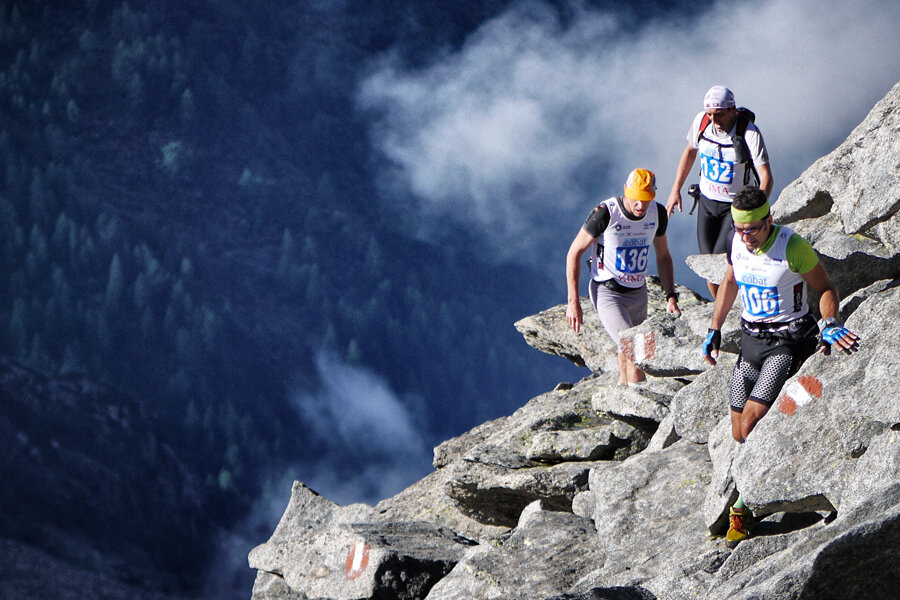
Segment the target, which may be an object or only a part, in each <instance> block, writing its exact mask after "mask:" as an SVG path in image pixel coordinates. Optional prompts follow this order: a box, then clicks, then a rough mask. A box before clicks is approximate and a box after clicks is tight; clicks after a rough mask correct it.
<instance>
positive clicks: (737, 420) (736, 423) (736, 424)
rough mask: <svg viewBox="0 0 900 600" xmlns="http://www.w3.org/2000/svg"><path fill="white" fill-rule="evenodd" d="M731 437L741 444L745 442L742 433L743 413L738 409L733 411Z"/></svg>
mask: <svg viewBox="0 0 900 600" xmlns="http://www.w3.org/2000/svg"><path fill="white" fill-rule="evenodd" d="M731 437H733V438H734V439H735V441H737V442H740V443H741V444H743V443H744V435H743V434H742V433H741V413H739V412H738V411H736V410H732V411H731Z"/></svg>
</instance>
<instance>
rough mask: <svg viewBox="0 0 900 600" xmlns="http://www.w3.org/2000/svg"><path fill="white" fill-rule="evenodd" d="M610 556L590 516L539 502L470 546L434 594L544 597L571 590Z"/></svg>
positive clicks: (444, 598) (438, 597) (455, 598)
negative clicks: (494, 535)
mask: <svg viewBox="0 0 900 600" xmlns="http://www.w3.org/2000/svg"><path fill="white" fill-rule="evenodd" d="M604 560H605V551H604V548H603V543H602V541H601V540H600V539H599V538H598V537H597V533H596V531H595V530H594V526H593V524H592V523H591V521H590V520H589V519H585V518H582V517H579V516H576V515H574V514H571V513H562V512H554V511H548V510H546V509H544V508H543V507H542V503H541V502H535V503H534V504H531V505H529V506H528V507H526V508H525V510H523V511H522V514H521V518H520V519H519V522H518V524H517V525H516V527H515V528H514V529H513V530H511V531H510V532H509V534H508V535H505V536H503V537H501V538H498V539H496V540H495V541H494V542H493V543H492V544H491V545H482V546H479V547H477V548H474V549H472V550H471V551H469V553H468V554H466V556H465V557H464V558H463V559H462V560H461V561H460V562H459V564H457V566H456V568H454V569H453V571H451V572H450V574H449V575H447V577H445V578H444V579H443V580H442V581H441V582H440V583H438V584H437V585H436V586H435V587H434V588H433V589H432V590H431V593H429V595H428V600H487V599H489V598H516V599H517V600H529V599H534V600H539V599H542V598H546V597H548V596H551V595H553V594H559V593H561V592H564V591H566V590H568V589H569V588H570V587H572V586H573V585H574V584H575V583H576V582H577V581H578V580H579V579H580V578H581V577H583V576H584V575H585V574H586V573H589V572H590V571H591V570H592V569H594V568H596V566H597V565H600V564H603V562H604Z"/></svg>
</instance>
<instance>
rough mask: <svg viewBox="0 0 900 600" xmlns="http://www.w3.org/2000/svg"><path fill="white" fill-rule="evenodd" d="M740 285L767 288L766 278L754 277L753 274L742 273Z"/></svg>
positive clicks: (761, 276)
mask: <svg viewBox="0 0 900 600" xmlns="http://www.w3.org/2000/svg"><path fill="white" fill-rule="evenodd" d="M741 283H746V284H748V285H759V286H763V287H766V286H768V283H767V278H766V277H764V276H763V275H756V274H754V273H744V275H743V277H741Z"/></svg>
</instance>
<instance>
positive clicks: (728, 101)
mask: <svg viewBox="0 0 900 600" xmlns="http://www.w3.org/2000/svg"><path fill="white" fill-rule="evenodd" d="M733 107H734V94H732V93H731V90H729V89H728V88H727V87H725V86H724V85H714V86H712V87H711V88H709V91H707V92H706V95H705V96H704V97H703V108H704V110H716V109H718V108H733Z"/></svg>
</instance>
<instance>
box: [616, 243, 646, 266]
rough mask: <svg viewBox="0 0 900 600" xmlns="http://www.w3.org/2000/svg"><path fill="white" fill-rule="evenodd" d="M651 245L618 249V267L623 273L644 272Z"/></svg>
mask: <svg viewBox="0 0 900 600" xmlns="http://www.w3.org/2000/svg"><path fill="white" fill-rule="evenodd" d="M649 253H650V246H633V247H629V248H619V249H618V250H617V251H616V269H617V270H618V271H621V272H622V273H643V272H644V271H646V270H647V256H648V254H649Z"/></svg>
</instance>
